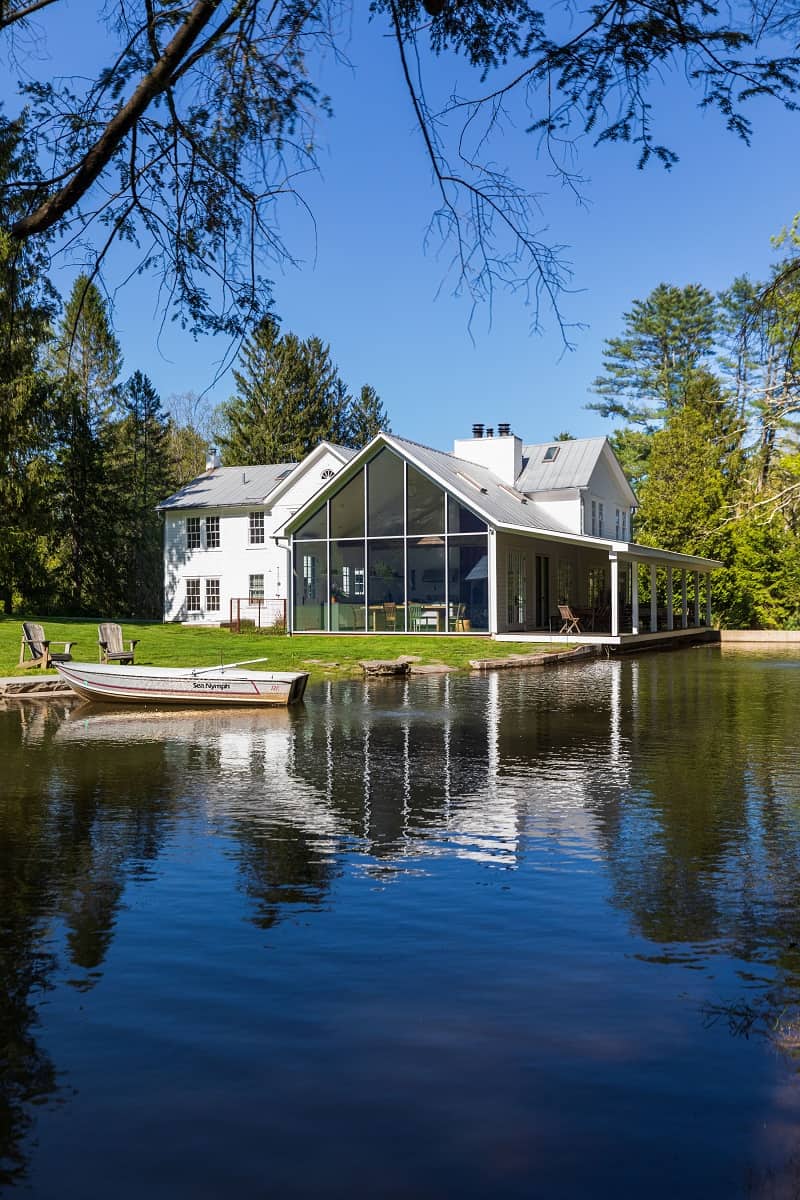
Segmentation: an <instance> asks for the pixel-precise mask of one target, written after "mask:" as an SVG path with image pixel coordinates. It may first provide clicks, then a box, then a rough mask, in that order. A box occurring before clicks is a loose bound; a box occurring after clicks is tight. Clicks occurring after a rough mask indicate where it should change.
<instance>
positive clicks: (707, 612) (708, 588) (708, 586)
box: [706, 571, 711, 629]
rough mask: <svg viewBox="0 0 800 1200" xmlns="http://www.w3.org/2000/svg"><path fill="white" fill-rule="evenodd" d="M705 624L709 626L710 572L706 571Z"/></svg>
mask: <svg viewBox="0 0 800 1200" xmlns="http://www.w3.org/2000/svg"><path fill="white" fill-rule="evenodd" d="M706 625H707V626H708V628H709V629H710V628H711V572H710V571H706Z"/></svg>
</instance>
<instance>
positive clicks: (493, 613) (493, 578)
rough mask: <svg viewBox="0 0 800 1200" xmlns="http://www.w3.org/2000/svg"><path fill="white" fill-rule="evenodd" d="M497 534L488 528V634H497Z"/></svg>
mask: <svg viewBox="0 0 800 1200" xmlns="http://www.w3.org/2000/svg"><path fill="white" fill-rule="evenodd" d="M499 582H500V581H499V579H498V577H497V532H496V531H495V530H494V529H492V528H491V526H490V528H489V632H490V633H497V590H498V586H499Z"/></svg>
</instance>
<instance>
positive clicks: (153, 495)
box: [109, 371, 176, 617]
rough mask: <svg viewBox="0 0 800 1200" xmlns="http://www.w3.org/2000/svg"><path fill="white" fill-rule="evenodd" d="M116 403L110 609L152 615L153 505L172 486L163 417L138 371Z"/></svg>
mask: <svg viewBox="0 0 800 1200" xmlns="http://www.w3.org/2000/svg"><path fill="white" fill-rule="evenodd" d="M120 406H121V409H122V417H121V419H120V420H119V421H118V422H116V424H115V425H114V428H113V478H114V484H115V488H114V491H115V493H116V497H117V499H116V506H115V507H116V512H117V525H118V536H117V538H116V541H117V544H118V546H119V547H120V553H119V554H118V555H117V570H118V575H117V579H118V582H119V590H118V595H117V597H116V602H115V604H114V610H115V611H117V612H119V613H120V614H121V615H125V616H137V617H158V616H160V615H161V611H162V596H163V574H164V572H163V545H162V540H163V539H162V529H161V521H160V518H159V516H158V513H157V512H156V505H157V504H158V502H159V500H163V498H164V497H165V496H166V495H168V494H169V493H170V492H171V491H172V490H173V489H174V487H175V485H176V481H175V477H174V475H173V473H172V465H171V462H170V445H169V421H168V419H167V418H166V416H165V414H164V412H163V409H162V407H161V399H160V397H159V395H158V393H157V392H156V390H155V388H154V387H153V385H152V383H151V382H150V380H149V379H148V378H147V376H146V375H143V374H142V372H141V371H135V372H134V374H133V375H132V376H131V378H130V379H129V380H128V382H127V383H126V385H125V387H124V388H123V390H122V393H121V397H120ZM109 474H111V472H109Z"/></svg>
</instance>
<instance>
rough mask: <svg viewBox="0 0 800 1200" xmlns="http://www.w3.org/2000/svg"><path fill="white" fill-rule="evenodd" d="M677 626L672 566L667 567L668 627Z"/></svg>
mask: <svg viewBox="0 0 800 1200" xmlns="http://www.w3.org/2000/svg"><path fill="white" fill-rule="evenodd" d="M674 628H675V614H674V612H673V611H672V567H671V566H668V567H667V629H674Z"/></svg>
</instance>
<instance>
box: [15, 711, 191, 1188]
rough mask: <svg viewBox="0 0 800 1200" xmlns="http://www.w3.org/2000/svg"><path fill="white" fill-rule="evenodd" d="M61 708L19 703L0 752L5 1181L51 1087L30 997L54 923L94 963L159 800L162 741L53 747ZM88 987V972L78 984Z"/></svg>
mask: <svg viewBox="0 0 800 1200" xmlns="http://www.w3.org/2000/svg"><path fill="white" fill-rule="evenodd" d="M64 717H65V710H64V708H62V707H61V706H60V705H57V704H53V703H49V704H43V705H20V706H19V707H17V708H14V709H12V710H10V711H8V712H6V713H4V714H3V720H2V723H0V760H2V762H3V801H2V804H0V935H1V936H0V983H1V984H2V986H1V987H0V1044H2V1046H3V1050H4V1053H3V1056H2V1066H0V1181H3V1180H5V1181H6V1182H8V1181H10V1180H12V1179H13V1178H15V1177H17V1176H19V1175H21V1174H23V1173H24V1169H25V1150H24V1141H25V1137H26V1134H27V1132H28V1130H29V1127H30V1105H31V1104H33V1103H35V1102H38V1101H41V1100H42V1099H44V1098H46V1097H47V1096H48V1095H49V1094H51V1093H53V1092H54V1091H55V1088H56V1076H55V1069H54V1066H53V1064H52V1062H51V1061H50V1060H49V1059H48V1058H47V1056H46V1055H45V1054H44V1053H43V1052H42V1051H41V1050H40V1049H39V1047H38V1046H37V1044H36V1040H35V1036H34V1030H35V1026H36V1021H37V1013H36V1005H37V1003H38V1002H39V1000H40V997H41V993H42V992H43V991H44V990H45V989H46V988H47V987H48V986H50V980H51V978H52V976H53V973H54V971H55V970H56V968H57V966H58V955H57V952H56V950H55V949H54V946H53V942H54V935H53V931H52V926H53V922H54V921H59V920H60V921H61V922H63V926H64V930H65V942H66V949H67V956H68V958H69V961H70V962H71V963H72V964H73V965H74V966H77V967H80V968H82V969H83V970H86V971H90V970H92V969H94V968H96V967H97V966H98V965H99V964H100V963H101V962H102V961H103V958H104V956H105V953H106V951H107V948H108V945H109V942H110V940H111V938H112V936H113V927H114V922H115V920H116V913H117V910H118V906H119V901H120V896H121V894H122V890H123V885H124V877H125V873H126V870H127V869H128V866H129V864H130V862H131V860H133V861H135V862H137V863H139V864H142V863H144V862H145V861H146V860H149V859H152V858H153V857H155V856H156V854H157V853H158V849H159V846H160V845H161V842H162V840H163V823H164V819H165V817H166V815H167V813H168V806H167V805H165V803H164V791H163V784H164V774H165V772H164V764H163V761H162V760H163V751H162V750H161V748H159V747H158V746H157V745H155V746H153V747H151V748H150V750H149V751H148V753H146V754H144V755H143V754H142V753H141V748H135V749H131V750H129V751H128V752H127V753H126V752H125V749H124V748H120V750H119V753H118V754H117V753H115V754H113V755H110V754H95V753H87V750H86V747H85V746H83V747H81V746H78V745H66V746H60V745H59V746H56V745H55V743H54V738H55V736H56V734H57V731H58V730H59V728H60V727H61V725H62V722H63V720H64ZM78 982H79V985H81V986H90V984H91V976H88V977H84V978H83V979H82V980H80V981H78Z"/></svg>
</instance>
